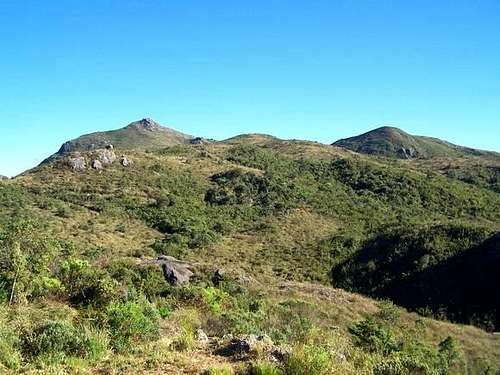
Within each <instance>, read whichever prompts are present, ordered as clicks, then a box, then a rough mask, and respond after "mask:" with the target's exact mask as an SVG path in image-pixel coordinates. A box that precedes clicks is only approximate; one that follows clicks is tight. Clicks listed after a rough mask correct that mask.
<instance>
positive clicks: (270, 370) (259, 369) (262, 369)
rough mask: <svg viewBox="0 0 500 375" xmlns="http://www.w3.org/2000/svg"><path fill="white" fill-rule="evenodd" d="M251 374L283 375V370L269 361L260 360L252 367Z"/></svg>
mask: <svg viewBox="0 0 500 375" xmlns="http://www.w3.org/2000/svg"><path fill="white" fill-rule="evenodd" d="M249 372H250V374H249V375H283V371H282V370H281V369H279V368H278V367H276V365H275V364H273V363H269V362H260V363H256V364H253V365H252V366H251V367H250V371H249Z"/></svg>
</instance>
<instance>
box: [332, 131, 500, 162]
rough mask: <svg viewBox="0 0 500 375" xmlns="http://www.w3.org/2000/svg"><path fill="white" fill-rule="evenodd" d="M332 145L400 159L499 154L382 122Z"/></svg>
mask: <svg viewBox="0 0 500 375" xmlns="http://www.w3.org/2000/svg"><path fill="white" fill-rule="evenodd" d="M333 145H335V146H338V147H344V148H347V149H349V150H352V151H355V152H359V153H363V154H368V155H380V156H387V157H392V158H399V159H414V158H422V159H428V158H434V157H459V156H488V155H490V156H495V157H497V158H498V157H499V155H498V154H495V153H492V152H488V151H482V150H476V149H473V148H468V147H463V146H457V145H454V144H452V143H449V142H446V141H443V140H441V139H437V138H431V137H423V136H415V135H410V134H408V133H406V132H404V131H403V130H401V129H398V128H395V127H390V126H383V127H380V128H377V129H374V130H371V131H369V132H367V133H364V134H361V135H358V136H355V137H351V138H345V139H340V140H338V141H336V142H335V143H333Z"/></svg>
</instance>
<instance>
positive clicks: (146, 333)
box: [0, 136, 500, 375]
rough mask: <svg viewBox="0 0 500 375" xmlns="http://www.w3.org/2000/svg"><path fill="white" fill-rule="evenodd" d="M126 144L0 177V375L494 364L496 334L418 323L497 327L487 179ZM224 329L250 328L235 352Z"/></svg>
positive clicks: (244, 144) (340, 158) (496, 214)
mask: <svg viewBox="0 0 500 375" xmlns="http://www.w3.org/2000/svg"><path fill="white" fill-rule="evenodd" d="M123 152H124V153H126V155H127V157H128V158H130V159H131V160H132V161H133V164H132V165H130V166H127V167H124V166H122V165H120V164H119V163H118V162H116V163H114V164H111V165H109V166H106V168H104V169H103V170H102V171H95V170H90V169H89V170H86V171H82V172H74V171H71V170H69V169H68V167H67V164H66V163H65V162H64V159H63V158H55V159H54V160H52V161H50V162H49V163H45V164H44V165H42V166H40V167H38V168H36V169H34V170H32V171H30V172H28V173H26V174H24V175H22V176H20V177H18V178H16V179H14V180H10V181H1V182H0V206H1V207H2V210H1V212H0V300H1V301H2V304H1V308H0V338H1V340H0V368H2V367H1V366H3V369H5V371H7V372H8V371H14V370H18V371H24V372H31V371H32V372H35V371H36V369H41V370H42V371H46V372H57V371H60V372H65V371H68V372H70V371H83V370H84V369H87V370H88V371H89V372H92V371H102V372H130V373H137V372H144V373H147V372H155V371H164V372H167V373H182V372H183V371H184V370H186V371H187V369H188V368H189V367H190V368H191V370H190V371H191V373H193V372H195V371H199V372H201V371H206V373H209V374H226V373H228V374H229V373H242V374H290V375H293V374H312V375H314V374H331V373H338V374H349V373H352V374H358V373H367V374H405V373H408V374H410V373H425V374H447V373H449V374H455V373H457V374H460V373H492V374H493V373H495V371H496V369H497V367H498V363H497V362H498V361H497V358H498V357H500V343H499V341H498V339H497V338H496V337H494V336H492V335H490V334H488V333H486V332H485V331H482V330H480V329H477V328H474V327H469V326H458V325H453V324H450V323H447V322H437V321H435V320H433V319H430V318H427V317H428V316H433V317H438V318H440V319H448V320H453V321H458V322H465V323H472V324H475V325H477V326H479V327H482V328H485V329H494V328H496V327H498V311H499V310H498V301H497V300H496V299H495V298H493V297H492V296H489V292H488V291H489V289H488V288H489V287H491V286H492V285H496V284H495V283H497V282H498V277H497V276H496V275H495V273H494V270H495V269H497V266H495V263H494V262H493V261H492V260H494V259H497V258H495V257H497V255H496V254H498V246H497V245H495V244H496V243H498V242H492V241H497V240H498V236H497V237H495V233H497V232H498V230H499V226H500V198H499V195H498V193H497V192H495V190H494V189H486V188H483V187H482V186H481V184H470V183H464V182H463V181H460V179H456V178H454V177H453V176H445V175H443V174H442V173H440V172H439V171H434V170H433V169H432V168H430V167H429V166H428V165H425V166H421V165H418V164H415V165H412V167H411V168H408V166H406V165H404V164H402V163H396V162H392V161H388V160H384V159H370V158H367V157H363V156H354V155H351V154H349V153H346V152H344V151H342V150H339V149H337V148H334V147H329V146H322V145H318V144H314V143H310V142H285V141H280V140H277V139H275V138H271V137H263V136H242V137H239V138H238V139H233V140H231V141H229V142H227V143H207V144H201V145H187V144H183V145H175V146H170V147H167V148H163V149H159V150H154V151H139V150H124V151H123ZM495 246H496V247H495ZM485 254H489V255H488V256H491V258H488V257H486V255H485ZM158 255H170V256H174V257H176V258H179V259H182V260H184V261H187V262H190V263H191V264H192V265H193V270H194V276H193V278H192V280H191V282H190V284H187V285H185V286H183V287H173V286H171V285H169V284H168V283H167V282H166V280H165V278H164V275H163V273H162V270H161V268H160V267H158V266H157V265H155V264H154V263H152V262H151V260H152V259H154V258H155V257H156V256H158ZM485 259H490V260H491V261H485ZM471 264H473V266H470V265H471ZM488 265H489V266H490V268H488V267H487V266H488ZM216 270H222V271H223V272H222V275H223V276H220V274H221V273H220V272H215V271H216ZM463 274H468V275H469V276H470V277H468V278H464V277H460V276H461V275H463ZM214 275H218V276H217V277H214ZM454 280H455V281H456V282H460V283H461V284H458V285H460V288H461V290H465V289H466V288H468V289H467V292H464V293H459V294H453V292H454V289H453V285H454V284H453V283H454V282H455V281H454ZM458 280H461V281H458ZM330 283H333V285H334V286H341V287H342V288H346V289H349V290H352V291H357V292H362V293H364V294H368V295H370V296H375V297H384V298H390V299H393V300H394V301H395V302H397V303H399V304H401V305H403V306H406V307H408V308H411V309H412V310H415V311H418V312H419V313H420V314H421V315H420V316H419V315H416V314H415V313H408V312H406V311H405V310H403V309H401V308H399V307H396V306H394V305H392V304H391V303H388V302H374V301H373V300H370V299H367V298H364V297H361V296H359V295H356V294H351V293H348V292H344V291H341V290H338V289H332V288H331V287H328V286H327V285H329V284H330ZM405 290H411V291H412V292H411V293H410V294H408V293H406V294H405V293H404V291H405ZM477 290H480V291H481V293H476V292H477ZM409 295H410V296H412V298H409V297H408V296H409ZM488 297H491V298H488ZM422 315H423V316H427V317H422ZM199 329H202V330H203V332H205V333H206V334H207V335H208V336H209V338H210V343H209V344H207V345H208V346H207V345H204V344H203V343H202V342H201V341H200V340H199V338H198V336H199V332H198V330H199ZM228 335H232V337H233V338H241V337H246V336H248V335H256V337H263V339H262V340H258V342H259V344H258V345H257V349H255V350H253V349H252V350H250V352H248V353H244V355H236V356H234V355H233V354H230V355H229V354H228V353H227V352H228V349H227V347H228V340H229V341H230V339H229V338H228V337H229V336H228ZM259 345H260V346H259ZM271 347H272V348H274V349H275V348H276V347H279V348H280V350H281V352H283V353H285V354H283V353H282V355H280V356H278V357H279V359H278V360H276V358H275V357H272V355H271V354H270V353H271V352H270V349H269V348H271ZM274 349H273V350H274ZM111 354H112V355H111ZM240 354H241V353H240ZM228 355H229V357H227V356H228ZM273 358H274V359H273ZM193 369H196V370H193Z"/></svg>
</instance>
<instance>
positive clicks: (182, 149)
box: [0, 136, 500, 372]
mask: <svg viewBox="0 0 500 375" xmlns="http://www.w3.org/2000/svg"><path fill="white" fill-rule="evenodd" d="M246 138H248V137H239V138H238V139H232V140H231V141H230V142H228V143H219V144H210V145H204V146H196V147H194V146H173V147H170V148H168V149H165V150H163V151H158V152H142V151H126V154H127V157H129V158H130V159H131V160H133V161H134V164H133V165H132V166H131V167H128V168H123V167H121V166H119V165H118V163H115V164H114V165H113V166H111V167H108V168H106V169H105V170H104V171H102V173H98V172H95V171H90V170H89V171H86V172H83V173H74V172H71V171H68V170H66V169H61V168H60V167H59V165H58V164H57V163H52V164H47V165H43V166H41V167H39V168H37V169H35V170H33V171H31V172H28V173H26V174H24V175H23V176H20V177H18V178H17V179H15V180H12V181H5V182H1V184H2V185H1V189H0V192H1V194H0V199H2V197H4V200H2V201H1V204H2V207H3V209H2V213H1V216H0V220H1V221H0V222H3V223H5V222H7V221H9V220H10V219H11V218H12V217H13V216H19V217H23V216H36V217H39V218H40V219H41V221H43V222H44V223H45V226H46V232H47V233H50V234H51V236H54V237H56V238H59V239H61V240H65V241H70V242H72V243H75V245H76V246H77V247H78V248H79V249H83V250H84V252H83V255H82V256H86V257H89V259H92V261H93V262H94V263H95V264H106V263H109V261H110V259H112V258H117V257H118V258H120V257H123V258H124V259H126V258H130V259H136V258H137V257H140V256H142V255H150V256H151V255H153V254H154V251H159V252H162V253H169V254H172V255H175V256H179V257H182V258H183V259H186V260H190V261H193V262H196V263H197V264H198V265H199V266H200V267H209V268H217V267H221V268H223V269H225V270H227V271H228V272H230V273H234V274H237V275H240V276H245V277H246V278H248V279H250V280H253V281H251V285H252V286H251V287H250V288H251V289H253V288H255V289H257V290H260V291H263V292H265V294H266V295H267V297H266V298H268V299H269V300H270V301H273V300H274V299H275V302H276V301H279V300H285V299H290V298H300V299H302V300H308V301H310V302H312V303H313V304H314V305H315V306H317V307H318V309H317V310H316V311H314V313H310V315H311V316H312V318H313V319H315V320H317V323H318V324H319V325H325V326H331V325H338V326H340V327H342V329H343V330H344V329H345V328H346V327H347V325H349V324H350V323H352V322H353V321H357V320H359V319H360V318H361V317H362V316H364V315H366V314H369V313H373V312H376V311H377V306H376V304H375V303H374V302H373V300H370V299H367V298H364V297H361V296H358V295H356V294H350V293H347V292H342V291H338V290H333V289H331V288H326V287H321V286H318V285H317V284H308V283H304V282H315V283H320V284H328V283H329V276H328V275H329V272H330V269H331V268H332V266H334V265H335V264H338V263H339V262H341V261H342V260H343V259H345V257H347V256H349V255H350V254H349V251H351V250H350V249H347V248H338V247H335V244H336V242H335V238H337V237H338V236H343V238H346V237H347V238H353V239H354V240H355V239H356V238H358V237H360V236H365V237H368V236H369V235H370V233H376V232H377V231H379V230H380V228H381V227H384V226H390V225H400V224H401V223H402V222H403V223H408V225H412V223H415V222H418V223H428V224H429V225H434V224H436V223H446V222H449V221H450V220H451V221H457V220H458V221H460V220H461V221H465V222H468V221H473V222H474V223H476V224H477V225H480V226H482V227H484V228H486V230H489V231H491V232H494V231H498V230H499V229H500V218H499V212H500V210H499V208H500V201H499V197H498V195H497V194H496V193H494V192H491V191H488V190H486V189H482V188H478V187H474V186H467V185H466V184H463V183H461V182H457V181H455V180H453V179H450V178H446V177H442V176H440V175H438V174H431V175H429V173H427V172H422V169H421V168H420V166H418V165H415V166H414V168H415V169H413V170H412V169H410V170H408V168H407V167H406V166H405V165H401V166H400V165H398V164H397V163H396V164H391V163H387V162H386V161H384V160H378V161H377V160H369V159H367V158H364V157H358V156H354V157H353V156H351V154H350V153H349V152H346V151H344V150H341V149H337V148H332V147H328V146H322V145H319V144H315V143H312V142H287V141H279V140H276V139H272V138H271V139H270V138H268V137H262V136H252V137H251V138H252V139H251V142H250V143H252V144H253V145H252V146H247V143H248V142H247V139H246ZM242 143H243V145H242ZM233 169H238V170H240V171H242V172H243V173H245V174H249V175H250V176H254V177H252V179H253V180H252V181H257V182H258V183H260V184H264V186H265V189H267V190H265V191H266V194H264V195H263V194H262V192H260V191H254V190H252V189H251V188H252V186H250V187H248V186H247V185H248V184H247V185H245V184H246V181H247V180H246V179H247V175H245V174H244V175H238V176H236V179H235V180H234V181H233V180H231V179H229V180H227V178H226V179H223V180H216V181H214V180H213V179H212V178H211V176H213V175H216V174H218V173H223V172H225V171H228V170H233ZM264 177H266V179H264V180H259V178H264ZM255 179H257V180H255ZM240 187H243V190H242V189H241V188H240ZM246 188H248V189H250V190H245V189H246ZM210 189H215V190H216V192H217V194H219V195H220V194H225V195H224V198H227V199H228V202H230V203H225V204H207V203H206V202H205V196H206V193H207V191H208V190H210ZM283 189H284V190H283ZM241 190H242V191H243V193H240V191H241ZM270 194H271V197H272V202H269V201H268V200H266V198H267V197H268V196H269V195H270ZM164 202H166V203H164ZM276 202H279V205H276ZM171 212H173V216H169V215H170V213H171ZM192 217H196V220H195V221H194V222H193V221H192V220H191V218H192ZM174 221H175V222H174ZM216 222H217V223H216ZM165 223H167V224H168V225H169V227H170V226H172V225H174V224H175V225H176V228H178V229H177V230H178V231H179V232H181V233H182V235H181V238H180V239H179V238H177V237H176V238H175V239H173V238H172V236H171V235H170V234H169V233H162V232H164V230H163V229H162V228H164V227H165ZM214 224H218V225H217V226H215V225H214ZM192 228H194V229H192ZM221 228H222V229H221ZM199 233H202V234H203V235H204V236H205V237H208V238H209V240H202V241H201V242H200V240H199V238H198V237H199V236H198V234H199ZM202 237H203V236H202ZM205 237H203V238H205ZM162 239H163V241H162ZM151 247H153V249H154V250H153V249H151ZM418 321H424V325H423V326H422V327H423V328H422V329H421V331H422V335H423V337H424V339H425V340H426V341H427V342H429V343H432V344H436V343H437V342H439V341H440V340H441V339H442V338H443V337H445V336H446V335H452V336H454V337H456V338H457V339H458V340H460V341H461V342H462V343H463V345H464V347H465V349H466V351H467V353H468V356H469V361H470V363H473V362H474V360H477V359H478V358H486V359H488V358H489V359H494V358H499V357H500V344H499V340H498V338H496V337H495V336H492V335H490V334H487V333H485V332H483V331H481V330H479V329H476V328H473V327H466V326H458V325H451V324H448V323H443V322H436V321H433V320H430V319H422V318H419V317H417V316H416V315H414V314H407V313H403V319H402V322H401V324H403V325H404V326H405V327H411V326H413V325H415V324H417V323H416V322H418ZM165 324H167V325H168V324H170V323H168V322H167V323H165ZM419 324H420V323H419ZM165 329H166V328H165ZM141 350H142V349H141ZM144 350H146V349H144ZM195 353H196V355H195V356H201V357H200V359H199V361H200V362H199V363H198V364H196V363H193V362H195V361H194V360H193V359H192V356H191V355H187V356H186V357H185V358H184V359H182V360H180V363H178V362H177V360H175V361H174V360H173V362H174V363H173V364H166V363H157V364H156V365H155V366H158V367H159V368H162V366H171V367H167V368H168V369H169V371H174V369H175V371H177V370H178V369H179V368H181V369H186V368H190V367H192V368H195V370H193V371H198V370H199V369H200V368H201V367H203V366H205V364H206V363H209V362H214V363H216V362H221V361H222V362H224V360H222V359H221V358H219V357H214V356H213V355H212V354H210V353H204V352H203V351H201V350H197V351H195ZM151 355H155V353H153V354H151V353H149V354H148V353H147V350H146V352H144V351H143V352H141V351H139V353H138V354H137V355H132V354H131V355H129V356H125V357H116V358H110V359H109V363H108V365H106V364H104V365H103V366H104V367H106V366H111V367H114V368H116V367H117V366H119V364H118V362H120V361H122V362H123V363H121V364H120V366H122V365H123V366H124V367H125V368H126V369H128V370H127V371H131V372H132V371H134V370H133V369H134V368H135V369H137V368H136V367H135V366H139V368H143V369H144V372H148V370H146V368H147V366H148V365H147V362H148V359H151V358H149V356H151ZM136 362H137V363H136ZM153 362H154V361H153ZM166 362H168V360H167V361H166ZM154 363H156V362H154ZM203 363H205V364H203ZM98 366H101V365H98ZM471 366H473V365H471ZM164 369H165V368H164ZM151 371H153V370H151ZM179 371H181V370H179ZM182 371H184V370H182Z"/></svg>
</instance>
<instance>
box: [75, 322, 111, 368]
mask: <svg viewBox="0 0 500 375" xmlns="http://www.w3.org/2000/svg"><path fill="white" fill-rule="evenodd" d="M78 336H79V340H78V341H79V352H80V355H81V356H83V357H85V358H87V359H88V360H89V361H91V362H96V361H99V360H100V359H101V358H103V357H104V356H105V354H106V353H107V351H108V347H109V337H108V334H107V333H106V332H104V331H102V330H99V329H97V328H94V327H91V326H82V327H79V329H78Z"/></svg>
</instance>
